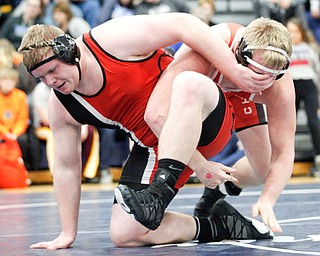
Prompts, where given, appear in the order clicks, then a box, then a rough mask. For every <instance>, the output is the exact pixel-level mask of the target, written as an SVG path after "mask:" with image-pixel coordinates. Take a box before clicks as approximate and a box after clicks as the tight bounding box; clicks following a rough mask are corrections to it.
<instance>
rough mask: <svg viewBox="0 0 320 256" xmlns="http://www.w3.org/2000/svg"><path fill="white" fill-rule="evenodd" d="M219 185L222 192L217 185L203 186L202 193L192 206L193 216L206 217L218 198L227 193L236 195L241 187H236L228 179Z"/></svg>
mask: <svg viewBox="0 0 320 256" xmlns="http://www.w3.org/2000/svg"><path fill="white" fill-rule="evenodd" d="M221 187H222V188H223V190H222V191H223V192H222V191H221V190H220V188H219V186H217V187H216V188H215V189H210V188H204V191H203V195H202V196H201V198H200V199H199V201H198V202H197V204H196V206H195V208H194V212H193V214H194V216H197V217H208V216H209V215H210V214H211V213H212V207H213V205H214V204H215V203H216V202H217V201H218V200H219V199H224V198H225V197H226V195H227V194H228V195H230V196H238V195H240V193H241V191H242V189H241V188H239V187H237V186H236V185H234V184H233V183H232V182H230V181H226V182H225V183H223V184H221ZM225 193H227V194H225Z"/></svg>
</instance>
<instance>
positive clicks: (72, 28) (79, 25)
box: [52, 2, 90, 38]
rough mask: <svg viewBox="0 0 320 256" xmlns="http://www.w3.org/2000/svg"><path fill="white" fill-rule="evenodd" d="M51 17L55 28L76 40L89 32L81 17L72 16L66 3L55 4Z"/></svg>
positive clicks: (88, 26) (87, 24)
mask: <svg viewBox="0 0 320 256" xmlns="http://www.w3.org/2000/svg"><path fill="white" fill-rule="evenodd" d="M52 16H53V20H54V22H55V24H56V25H57V27H59V28H61V29H62V30H63V31H64V32H65V33H67V34H69V35H71V36H72V37H73V38H77V37H79V36H80V35H82V34H83V33H85V32H87V31H89V30H90V25H89V23H88V22H86V21H85V20H84V19H83V18H81V17H77V16H73V14H72V11H71V8H70V5H69V3H68V2H61V3H58V4H55V5H54V7H53V14H52Z"/></svg>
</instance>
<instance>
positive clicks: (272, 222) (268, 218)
mask: <svg viewBox="0 0 320 256" xmlns="http://www.w3.org/2000/svg"><path fill="white" fill-rule="evenodd" d="M258 215H260V216H261V219H262V222H263V223H264V224H265V225H267V226H268V227H269V228H270V229H271V230H272V231H273V232H282V229H281V227H280V225H279V223H278V221H277V219H276V216H275V214H274V211H273V204H272V203H271V202H268V201H260V200H259V201H258V202H257V203H256V204H254V205H253V206H252V216H253V217H254V218H255V217H258Z"/></svg>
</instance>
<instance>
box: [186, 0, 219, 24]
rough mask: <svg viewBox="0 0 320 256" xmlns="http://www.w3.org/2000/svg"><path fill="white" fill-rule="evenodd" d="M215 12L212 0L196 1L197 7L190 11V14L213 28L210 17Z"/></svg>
mask: <svg viewBox="0 0 320 256" xmlns="http://www.w3.org/2000/svg"><path fill="white" fill-rule="evenodd" d="M214 12H215V3H214V0H198V2H197V5H196V6H194V7H193V8H192V10H191V14H193V15H194V16H196V17H198V18H199V19H201V20H202V21H203V22H204V23H206V24H208V25H209V26H213V25H214V23H213V22H212V17H213V15H214Z"/></svg>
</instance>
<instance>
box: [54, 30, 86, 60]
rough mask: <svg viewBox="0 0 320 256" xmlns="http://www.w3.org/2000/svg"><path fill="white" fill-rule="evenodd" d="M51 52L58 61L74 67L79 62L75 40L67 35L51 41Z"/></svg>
mask: <svg viewBox="0 0 320 256" xmlns="http://www.w3.org/2000/svg"><path fill="white" fill-rule="evenodd" d="M53 43H54V44H53V46H52V49H53V52H54V54H55V55H56V57H57V58H58V59H59V60H62V61H64V62H66V63H68V64H72V65H75V64H77V63H78V62H79V60H80V52H79V49H78V47H77V44H76V42H75V40H74V39H73V38H72V37H71V36H69V35H68V34H63V35H60V36H57V37H56V38H55V39H54V40H53Z"/></svg>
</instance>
